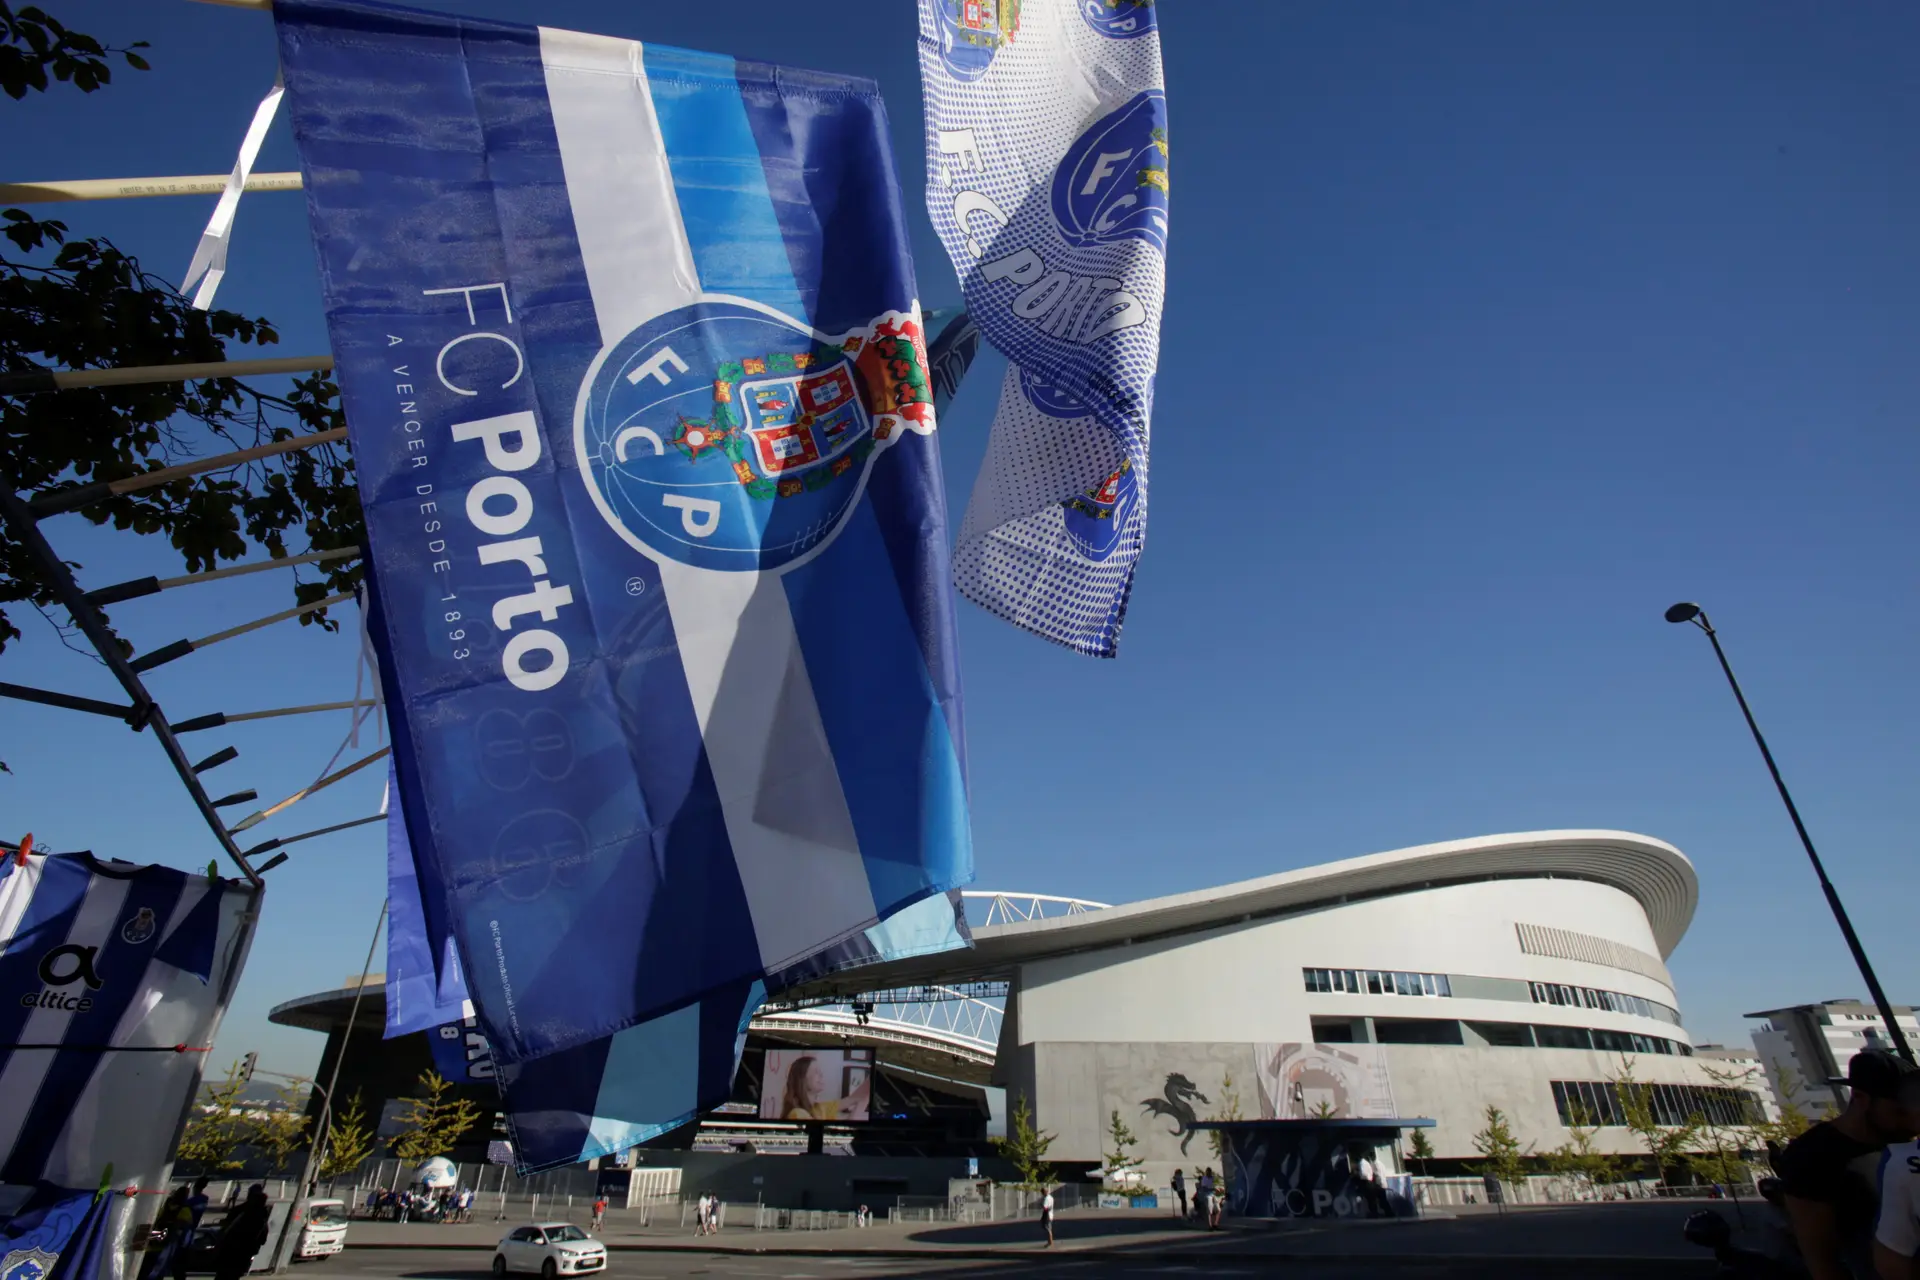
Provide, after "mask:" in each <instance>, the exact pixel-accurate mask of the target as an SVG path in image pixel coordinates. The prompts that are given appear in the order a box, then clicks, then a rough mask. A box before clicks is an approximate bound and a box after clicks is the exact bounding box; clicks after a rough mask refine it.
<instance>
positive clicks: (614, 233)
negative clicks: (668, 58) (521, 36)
mask: <svg viewBox="0 0 1920 1280" xmlns="http://www.w3.org/2000/svg"><path fill="white" fill-rule="evenodd" d="M642 58H643V54H642V49H641V45H640V42H639V41H637V40H616V39H613V38H611V37H609V36H591V35H583V34H582V33H580V32H578V31H555V30H552V29H551V28H548V27H541V28H540V61H541V63H542V65H543V66H544V67H545V68H546V74H547V102H548V103H549V105H550V106H551V107H552V110H553V127H554V131H555V132H556V133H557V134H558V135H559V138H560V167H561V168H562V170H564V171H565V173H566V175H567V200H568V202H569V203H570V204H571V205H572V206H573V230H574V235H575V236H576V237H577V238H578V239H579V241H580V256H581V258H582V259H584V260H585V261H586V264H587V287H588V288H589V289H591V290H592V291H593V309H594V312H595V314H596V315H597V316H598V317H599V320H600V340H601V343H602V344H603V345H606V346H611V345H612V344H613V343H615V342H618V341H619V340H620V339H621V338H624V337H625V336H626V335H627V334H628V333H629V332H631V331H632V330H633V329H634V328H635V327H636V326H637V325H639V324H640V323H641V322H642V321H644V320H647V319H650V318H652V317H653V316H657V315H659V314H660V313H661V312H663V311H671V310H672V309H673V308H675V307H683V306H685V305H687V304H688V303H689V302H692V301H693V300H694V299H695V298H698V297H699V296H700V274H699V272H698V271H697V270H696V269H695V268H694V265H693V249H692V248H691V247H690V246H689V245H688V244H687V231H686V228H685V227H683V226H682V225H681V223H680V202H679V200H677V199H675V197H674V194H673V170H672V169H670V168H669V167H668V165H667V148H666V143H665V141H664V140H662V138H661V136H660V122H659V118H658V117H657V116H655V115H654V111H653V95H652V94H651V93H650V92H648V89H647V74H646V71H645V69H644V66H643V63H642Z"/></svg>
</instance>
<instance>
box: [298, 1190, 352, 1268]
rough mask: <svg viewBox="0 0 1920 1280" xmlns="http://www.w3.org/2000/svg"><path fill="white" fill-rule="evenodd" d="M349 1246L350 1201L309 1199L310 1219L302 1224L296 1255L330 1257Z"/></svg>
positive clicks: (302, 1257) (299, 1258)
mask: <svg viewBox="0 0 1920 1280" xmlns="http://www.w3.org/2000/svg"><path fill="white" fill-rule="evenodd" d="M346 1247H347V1202H346V1201H344V1200H309V1201H307V1220H306V1222H305V1223H303V1224H302V1225H301V1228H300V1245H299V1247H298V1248H297V1249H295V1250H294V1251H293V1256H294V1258H295V1259H296V1260H305V1259H307V1258H329V1257H332V1256H333V1255H334V1254H336V1253H338V1252H340V1251H341V1250H342V1249H344V1248H346Z"/></svg>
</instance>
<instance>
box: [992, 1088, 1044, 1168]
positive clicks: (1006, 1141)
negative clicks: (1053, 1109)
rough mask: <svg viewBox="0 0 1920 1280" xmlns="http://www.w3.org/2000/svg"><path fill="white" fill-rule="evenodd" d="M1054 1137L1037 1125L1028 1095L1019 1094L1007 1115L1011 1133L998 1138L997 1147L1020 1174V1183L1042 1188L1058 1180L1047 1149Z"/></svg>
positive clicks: (994, 1142)
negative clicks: (1035, 1124) (1049, 1160)
mask: <svg viewBox="0 0 1920 1280" xmlns="http://www.w3.org/2000/svg"><path fill="white" fill-rule="evenodd" d="M1053 1139H1054V1135H1053V1134H1051V1133H1047V1132H1044V1131H1043V1130H1041V1129H1038V1128H1035V1127H1034V1123H1033V1104H1031V1103H1029V1102H1028V1101H1027V1097H1026V1095H1025V1094H1016V1095H1014V1099H1013V1107H1012V1109H1011V1110H1010V1111H1009V1112H1008V1115H1007V1136H1006V1137H1004V1138H995V1139H994V1140H993V1149H994V1150H995V1151H997V1152H999V1153H1000V1157H1001V1159H1003V1160H1005V1161H1006V1162H1007V1163H1008V1164H1010V1165H1012V1166H1013V1168H1014V1171H1015V1172H1016V1173H1018V1174H1019V1175H1020V1181H1019V1182H1018V1183H1017V1184H1016V1185H1017V1186H1019V1187H1021V1188H1023V1189H1025V1190H1027V1191H1041V1190H1044V1189H1046V1188H1047V1187H1050V1186H1052V1185H1053V1183H1054V1181H1055V1178H1054V1172H1053V1166H1052V1165H1050V1164H1048V1163H1047V1148H1048V1147H1051V1146H1052V1145H1053Z"/></svg>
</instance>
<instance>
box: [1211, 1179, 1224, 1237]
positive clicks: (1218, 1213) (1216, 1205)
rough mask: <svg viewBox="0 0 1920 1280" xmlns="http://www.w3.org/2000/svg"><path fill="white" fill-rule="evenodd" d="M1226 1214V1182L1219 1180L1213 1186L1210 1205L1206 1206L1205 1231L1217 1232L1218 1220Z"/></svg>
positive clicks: (1218, 1227)
mask: <svg viewBox="0 0 1920 1280" xmlns="http://www.w3.org/2000/svg"><path fill="white" fill-rule="evenodd" d="M1226 1213H1227V1180H1226V1179H1225V1178H1221V1179H1219V1180H1218V1181H1216V1182H1215V1183H1214V1184H1213V1196H1212V1197H1211V1203H1209V1204H1208V1205H1207V1230H1209V1231H1218V1230H1219V1229H1220V1219H1221V1218H1223V1217H1225V1216H1226Z"/></svg>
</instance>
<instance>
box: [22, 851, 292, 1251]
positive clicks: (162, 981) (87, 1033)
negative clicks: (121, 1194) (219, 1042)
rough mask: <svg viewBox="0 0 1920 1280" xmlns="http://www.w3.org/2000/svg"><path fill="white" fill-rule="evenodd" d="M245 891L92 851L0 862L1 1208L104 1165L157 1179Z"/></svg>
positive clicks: (81, 1179)
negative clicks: (104, 856)
mask: <svg viewBox="0 0 1920 1280" xmlns="http://www.w3.org/2000/svg"><path fill="white" fill-rule="evenodd" d="M253 901H254V898H253V894H252V891H251V890H249V889H248V888H247V887H246V886H245V885H243V884H240V883H237V882H232V881H226V880H218V879H213V878H210V877H208V876H206V875H204V874H198V873H189V872H185V871H177V870H175V869H173V868H172V867H158V866H137V865H134V864H132V863H126V862H115V861H109V860H107V859H102V858H95V857H94V856H93V855H91V854H87V853H72V854H54V855H49V856H42V855H37V854H36V855H32V856H29V857H28V858H27V859H26V860H25V864H24V865H20V864H19V863H17V862H16V860H15V859H13V858H11V857H9V858H7V859H5V860H4V861H0V993H4V998H0V1184H4V1185H0V1215H4V1214H9V1213H12V1212H13V1211H14V1210H15V1209H17V1208H18V1207H19V1201H20V1199H21V1198H22V1197H23V1196H31V1197H32V1198H34V1199H35V1201H36V1202H39V1203H47V1202H48V1197H49V1196H50V1195H51V1196H52V1198H53V1199H54V1200H58V1199H59V1198H60V1197H59V1196H58V1195H56V1194H54V1193H53V1190H52V1189H59V1188H65V1189H68V1190H78V1189H80V1188H89V1187H95V1186H97V1185H98V1184H99V1181H100V1174H101V1171H102V1170H103V1169H104V1168H105V1167H106V1166H107V1165H109V1164H111V1165H112V1166H113V1167H114V1170H115V1178H116V1181H122V1182H131V1183H137V1184H138V1185H140V1186H142V1187H151V1186H154V1185H158V1184H162V1182H163V1177H164V1174H165V1172H166V1169H167V1167H168V1165H169V1164H170V1163H171V1162H172V1159H173V1145H172V1144H173V1140H174V1138H175V1136H176V1135H175V1134H174V1132H173V1129H172V1127H171V1124H170V1123H169V1122H170V1121H171V1119H172V1118H173V1117H177V1116H179V1115H181V1114H183V1113H184V1112H185V1110H186V1106H187V1102H188V1098H189V1096H190V1095H191V1093H192V1092H193V1091H194V1090H195V1089H196V1088H197V1087H198V1085H199V1081H200V1074H201V1067H202V1066H203V1064H204V1062H205V1059H206V1050H207V1047H208V1046H209V1045H210V1044H211V1043H212V1041H213V1035H214V1032H215V1030H216V1029H217V1028H218V1026H219V1022H220V1015H221V1013H222V1012H223V1010H224V998H225V993H226V991H227V987H228V982H227V979H228V978H229V976H230V975H232V974H233V973H234V972H235V968H236V966H237V965H238V964H239V963H240V962H241V960H242V958H243V957H242V956H241V955H240V951H241V950H242V948H243V947H244V944H245V937H244V935H243V933H242V929H241V918H242V916H243V915H244V914H245V913H246V912H247V911H248V910H249V909H250V908H251V906H252V904H253ZM156 1116H158V1117H164V1118H165V1120H163V1121H162V1123H159V1124H156V1123H155V1117H156ZM36 1247H38V1246H36ZM49 1252H58V1249H57V1247H56V1248H52V1249H50V1250H49Z"/></svg>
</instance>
